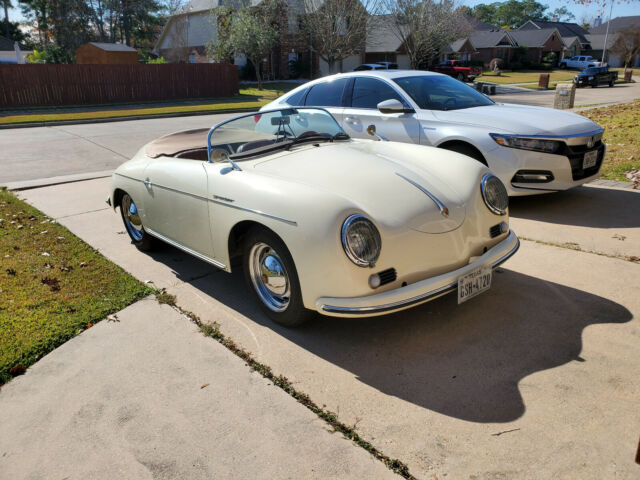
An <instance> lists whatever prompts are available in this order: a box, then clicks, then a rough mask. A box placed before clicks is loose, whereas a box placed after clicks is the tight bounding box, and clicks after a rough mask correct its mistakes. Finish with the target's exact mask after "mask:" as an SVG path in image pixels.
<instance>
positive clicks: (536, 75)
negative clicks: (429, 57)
mask: <svg viewBox="0 0 640 480" xmlns="http://www.w3.org/2000/svg"><path fill="white" fill-rule="evenodd" d="M611 70H616V71H617V72H618V82H622V81H624V69H623V68H612V69H611ZM541 73H548V74H549V75H550V76H549V88H550V89H554V88H555V87H556V84H558V83H560V82H572V81H573V77H575V76H576V74H577V73H578V71H577V70H565V69H556V70H551V71H540V70H522V71H519V72H504V73H502V74H501V75H495V74H494V73H492V72H485V73H484V74H483V75H481V76H479V77H478V78H477V79H476V80H477V81H479V82H491V83H499V84H501V85H504V84H510V83H533V85H522V86H523V87H525V88H532V89H537V88H538V81H539V79H540V74H541Z"/></svg>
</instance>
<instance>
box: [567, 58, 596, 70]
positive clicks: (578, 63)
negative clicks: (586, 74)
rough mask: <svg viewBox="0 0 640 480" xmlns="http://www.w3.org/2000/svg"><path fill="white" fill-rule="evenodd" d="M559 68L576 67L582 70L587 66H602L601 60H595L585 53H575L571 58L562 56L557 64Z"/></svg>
mask: <svg viewBox="0 0 640 480" xmlns="http://www.w3.org/2000/svg"><path fill="white" fill-rule="evenodd" d="M558 66H559V67H560V68H577V69H579V70H584V69H585V68H589V67H602V66H603V64H602V62H600V61H598V60H596V59H595V58H593V57H590V56H587V55H576V56H575V57H571V58H563V59H562V60H560V63H559V64H558Z"/></svg>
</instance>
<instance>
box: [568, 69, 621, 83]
mask: <svg viewBox="0 0 640 480" xmlns="http://www.w3.org/2000/svg"><path fill="white" fill-rule="evenodd" d="M616 80H618V72H616V71H615V70H609V67H589V68H585V69H584V70H583V71H581V72H580V73H579V74H577V75H576V76H575V77H573V83H575V84H576V87H597V86H598V85H609V86H610V87H613V86H614V85H615V84H616Z"/></svg>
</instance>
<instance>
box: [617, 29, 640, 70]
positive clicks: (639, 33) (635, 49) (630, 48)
mask: <svg viewBox="0 0 640 480" xmlns="http://www.w3.org/2000/svg"><path fill="white" fill-rule="evenodd" d="M611 52H612V53H615V54H616V55H620V56H621V57H622V58H623V59H624V66H625V67H628V66H630V65H631V64H632V63H633V59H634V57H636V56H638V55H640V27H638V26H636V25H633V26H630V27H627V28H623V29H622V30H620V31H619V32H618V39H617V41H616V42H615V43H614V44H613V46H612V47H611Z"/></svg>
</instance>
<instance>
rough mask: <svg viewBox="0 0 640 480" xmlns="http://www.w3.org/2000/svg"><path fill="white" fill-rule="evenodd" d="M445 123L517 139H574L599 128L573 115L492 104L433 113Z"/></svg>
mask: <svg viewBox="0 0 640 480" xmlns="http://www.w3.org/2000/svg"><path fill="white" fill-rule="evenodd" d="M433 114H434V115H435V116H436V117H437V118H438V120H442V121H445V122H452V123H458V124H467V125H475V126H480V127H485V128H489V129H493V130H495V131H496V133H515V134H519V135H553V136H558V135H576V134H581V133H589V132H593V131H594V130H597V129H599V128H601V127H600V126H599V125H598V124H597V123H595V122H592V121H591V120H589V119H588V118H585V117H582V116H580V115H577V114H575V113H571V112H563V111H562V110H554V109H551V108H545V107H532V106H529V105H514V104H508V103H503V104H500V103H498V104H495V105H487V106H484V107H474V108H465V109H463V110H449V111H433Z"/></svg>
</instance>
